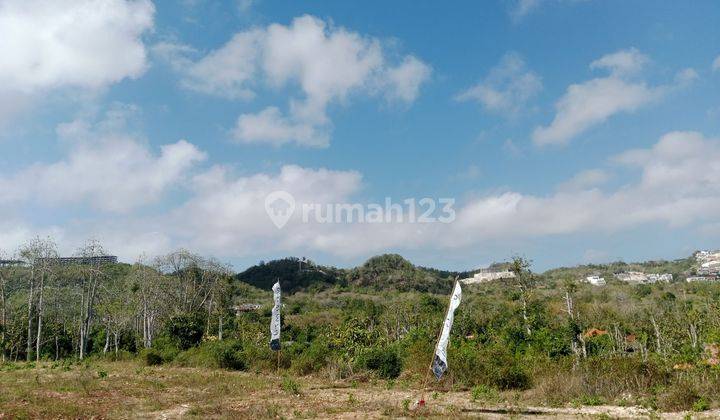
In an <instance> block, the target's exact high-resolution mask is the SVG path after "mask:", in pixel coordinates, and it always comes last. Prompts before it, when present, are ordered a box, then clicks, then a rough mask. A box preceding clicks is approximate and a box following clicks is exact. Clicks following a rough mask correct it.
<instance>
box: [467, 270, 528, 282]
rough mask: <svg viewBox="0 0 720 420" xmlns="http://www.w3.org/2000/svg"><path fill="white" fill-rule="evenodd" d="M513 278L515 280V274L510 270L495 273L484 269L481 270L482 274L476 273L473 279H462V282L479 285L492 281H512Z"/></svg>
mask: <svg viewBox="0 0 720 420" xmlns="http://www.w3.org/2000/svg"><path fill="white" fill-rule="evenodd" d="M512 278H515V273H513V272H512V271H510V270H502V271H494V270H488V269H483V270H480V272H478V273H475V274H474V275H473V276H472V277H468V278H466V279H462V280H460V281H461V282H463V283H465V284H477V283H485V282H488V281H492V280H500V279H512Z"/></svg>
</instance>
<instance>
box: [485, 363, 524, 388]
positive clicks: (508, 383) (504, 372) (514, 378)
mask: <svg viewBox="0 0 720 420" xmlns="http://www.w3.org/2000/svg"><path fill="white" fill-rule="evenodd" d="M494 373H495V374H494V375H493V378H492V382H493V385H495V386H496V387H498V388H500V389H504V390H508V389H520V390H524V389H528V388H530V383H531V379H530V375H529V374H528V372H527V371H526V370H525V368H523V367H522V365H520V364H519V363H518V362H517V361H516V360H514V361H513V362H512V363H511V364H509V365H504V366H499V367H498V368H497V370H495V372H494Z"/></svg>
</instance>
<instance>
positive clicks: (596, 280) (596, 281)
mask: <svg viewBox="0 0 720 420" xmlns="http://www.w3.org/2000/svg"><path fill="white" fill-rule="evenodd" d="M585 281H586V282H588V283H590V284H592V285H593V286H605V284H606V283H605V279H604V278H602V277H600V276H598V275H593V276H587V277H585Z"/></svg>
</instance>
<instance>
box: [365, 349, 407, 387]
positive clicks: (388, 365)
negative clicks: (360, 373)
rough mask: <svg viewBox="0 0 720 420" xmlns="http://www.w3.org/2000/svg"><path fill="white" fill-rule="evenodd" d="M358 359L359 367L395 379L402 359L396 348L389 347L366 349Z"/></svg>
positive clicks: (385, 377)
mask: <svg viewBox="0 0 720 420" xmlns="http://www.w3.org/2000/svg"><path fill="white" fill-rule="evenodd" d="M359 361H360V365H361V367H363V368H365V369H369V370H372V371H374V372H376V373H377V374H378V375H379V376H380V377H381V378H384V379H395V378H397V377H398V376H400V372H401V371H402V359H401V358H400V356H399V355H398V352H397V350H396V349H394V348H391V347H379V348H372V349H369V350H366V351H365V352H364V353H363V354H362V355H361V357H360V359H359Z"/></svg>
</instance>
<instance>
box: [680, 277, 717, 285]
mask: <svg viewBox="0 0 720 420" xmlns="http://www.w3.org/2000/svg"><path fill="white" fill-rule="evenodd" d="M718 280H720V279H718V278H717V277H715V276H690V277H688V278H686V279H685V281H687V282H688V283H693V282H696V281H718Z"/></svg>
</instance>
